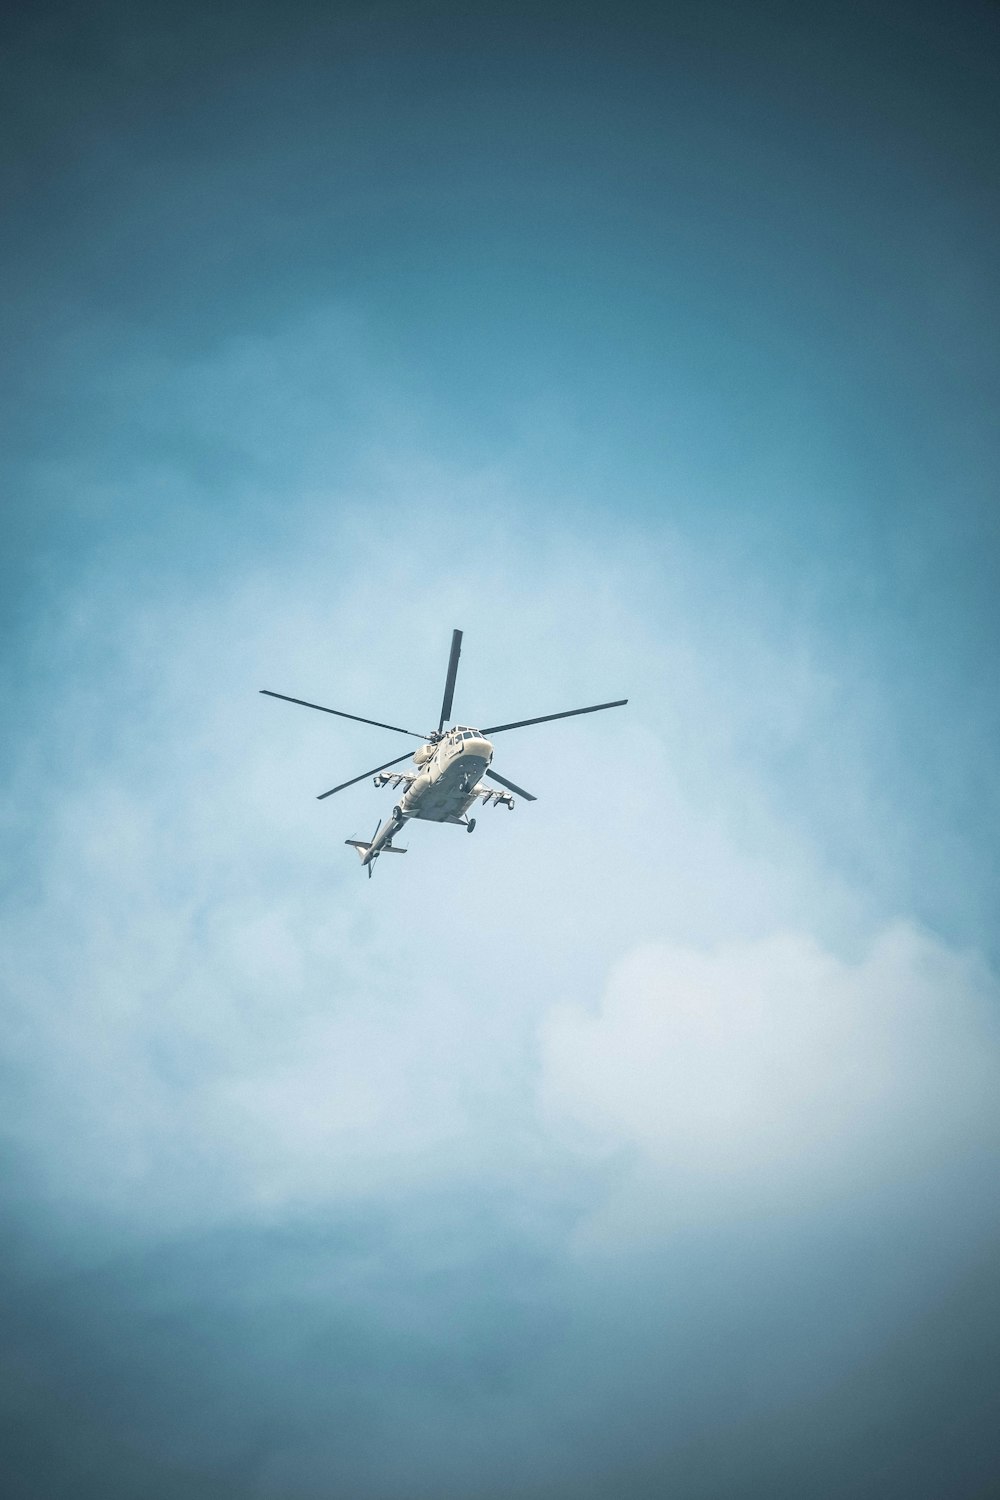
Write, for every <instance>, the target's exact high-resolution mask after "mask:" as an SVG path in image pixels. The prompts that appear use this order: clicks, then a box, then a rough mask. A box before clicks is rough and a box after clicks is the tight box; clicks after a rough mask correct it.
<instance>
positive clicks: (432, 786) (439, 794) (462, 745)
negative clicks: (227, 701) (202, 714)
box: [260, 630, 628, 879]
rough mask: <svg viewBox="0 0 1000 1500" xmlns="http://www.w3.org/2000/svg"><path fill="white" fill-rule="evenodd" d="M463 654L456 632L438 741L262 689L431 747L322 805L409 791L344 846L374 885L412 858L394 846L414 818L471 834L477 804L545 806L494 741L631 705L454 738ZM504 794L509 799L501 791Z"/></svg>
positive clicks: (459, 730) (461, 729)
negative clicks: (385, 861) (503, 770)
mask: <svg viewBox="0 0 1000 1500" xmlns="http://www.w3.org/2000/svg"><path fill="white" fill-rule="evenodd" d="M461 654H462V632H461V631H460V630H453V631H452V635H451V655H450V656H449V658H448V673H447V676H446V677H445V684H444V697H443V699H442V700H441V714H440V717H439V719H438V727H437V729H436V730H432V732H431V733H430V734H420V733H418V732H417V731H416V730H411V729H403V728H401V727H400V725H398V724H383V723H381V722H380V721H379V720H378V719H364V718H361V716H360V715H359V714H349V713H345V712H344V710H343V709H341V708H326V707H324V705H323V704H322V703H310V702H308V701H307V700H306V699H305V698H291V697H289V695H288V694H287V693H275V692H272V691H271V689H270V688H261V689H260V691H261V692H262V693H264V694H265V695H266V696H267V697H268V698H280V699H281V700H282V701H283V702H285V703H297V704H299V705H300V707H302V708H315V709H318V710H319V712H320V713H324V714H336V715H337V716H338V717H339V718H341V719H353V720H354V721H355V722H356V723H358V724H373V725H374V726H375V727H376V728H377V729H391V730H393V731H394V732H395V733H397V734H405V735H408V736H409V737H410V739H417V740H421V741H422V742H423V743H421V744H420V745H418V746H417V748H416V750H412V751H411V750H407V751H406V753H405V755H397V756H396V757H395V759H394V760H387V761H383V763H382V765H380V766H372V768H371V770H370V771H362V773H361V775H360V776H352V777H351V779H350V781H342V782H341V783H340V785H339V786H332V787H331V788H330V790H329V791H328V792H320V793H319V796H318V797H317V799H316V800H317V801H318V802H322V801H323V799H324V798H325V797H332V796H333V794H334V792H342V791H344V790H345V789H346V788H347V787H349V786H355V785H356V784H357V783H358V782H359V781H364V780H365V778H366V777H368V776H371V777H372V778H373V780H374V783H375V785H376V786H377V787H384V786H392V787H394V788H396V789H397V790H398V789H402V796H401V797H400V799H399V801H398V802H397V803H396V805H395V807H394V808H393V809H392V812H391V813H390V815H389V817H388V818H386V819H385V821H384V822H383V821H381V820H380V821H379V823H378V824H377V825H376V828H375V832H374V833H373V834H372V836H371V838H370V839H369V840H368V842H367V843H366V842H365V841H364V840H363V839H345V841H344V842H345V843H346V844H349V845H350V846H351V848H353V849H356V850H357V852H358V857H359V858H360V860H361V863H362V865H363V866H365V867H366V868H367V870H368V877H369V879H371V875H372V870H373V869H374V866H375V861H376V860H377V859H378V857H379V855H380V854H405V853H406V850H405V849H401V848H400V847H399V845H398V844H394V843H393V838H394V836H395V835H396V834H397V833H398V832H399V830H400V829H401V828H402V826H403V824H404V823H406V822H408V821H409V819H411V818H422V819H423V820H424V821H425V822H429V823H456V824H458V825H459V827H462V828H465V830H466V831H467V832H468V833H471V832H472V831H473V829H474V828H475V826H476V820H475V818H470V817H469V815H468V814H469V809H470V808H471V807H472V806H473V805H474V804H475V803H476V802H479V801H482V803H483V805H484V807H485V806H488V805H489V804H490V803H491V802H492V804H493V806H494V807H502V806H504V807H507V808H508V810H510V811H513V808H514V793H516V794H517V796H518V797H523V798H524V800H525V802H537V800H538V799H537V797H533V796H532V794H531V793H530V792H526V791H525V790H524V788H523V787H520V786H517V785H516V784H515V783H514V782H513V781H507V780H506V778H505V777H503V776H501V775H500V774H499V772H497V771H494V770H491V769H490V767H491V764H492V761H493V745H492V743H491V742H490V740H489V738H488V736H489V735H491V734H501V733H503V732H505V731H506V730H508V729H524V728H526V727H527V726H528V725H529V724H547V723H549V722H550V721H551V720H552V719H572V718H574V717H575V716H576V715H577V714H596V713H598V712H599V711H600V710H601V709H604V708H623V707H624V705H625V704H626V703H627V702H628V699H627V698H616V699H615V701H614V702H613V703H592V704H591V705H590V707H589V708H570V709H566V710H565V711H564V712H563V713H558V714H540V715H538V717H536V718H534V719H515V720H514V721H513V722H512V723H510V724H491V725H490V726H489V728H487V729H473V728H471V727H469V726H467V725H464V724H456V725H453V727H452V728H450V729H447V730H446V729H445V727H444V726H445V724H447V723H450V721H451V706H452V699H453V698H454V696H455V678H456V677H457V675H458V659H459V657H460V656H461ZM411 756H412V759H413V761H414V764H415V766H416V770H413V771H409V770H407V771H393V770H391V769H390V768H391V767H392V766H398V765H399V763H400V761H404V760H409V759H410V758H411ZM483 776H485V777H486V778H487V779H488V780H489V781H492V782H495V783H496V786H495V787H493V786H487V785H486V783H485V782H484V781H481V780H480V778H481V777H483ZM501 787H502V788H503V790H502V791H501V790H499V788H501Z"/></svg>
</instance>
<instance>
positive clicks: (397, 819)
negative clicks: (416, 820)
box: [392, 802, 403, 828]
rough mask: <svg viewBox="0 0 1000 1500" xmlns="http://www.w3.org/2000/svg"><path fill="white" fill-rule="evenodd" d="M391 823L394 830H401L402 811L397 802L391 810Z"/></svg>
mask: <svg viewBox="0 0 1000 1500" xmlns="http://www.w3.org/2000/svg"><path fill="white" fill-rule="evenodd" d="M392 821H393V825H394V827H396V828H402V826H403V809H402V808H401V807H400V805H399V803H398V802H397V803H396V806H395V807H394V808H393V810H392Z"/></svg>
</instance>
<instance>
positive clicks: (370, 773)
mask: <svg viewBox="0 0 1000 1500" xmlns="http://www.w3.org/2000/svg"><path fill="white" fill-rule="evenodd" d="M412 754H413V751H412V750H407V752H406V754H405V755H397V756H396V759H395V760H387V761H383V763H382V764H381V765H380V766H372V768H371V770H370V771H362V772H361V775H360V776H352V777H351V779H350V781H342V782H341V783H340V785H339V786H332V787H331V788H330V790H329V791H328V792H320V794H319V796H318V797H317V798H316V801H317V802H322V800H323V798H324V797H332V796H333V794H334V792H342V791H343V790H344V788H345V786H353V785H354V783H355V782H356V781H364V779H365V777H366V776H376V775H377V774H378V772H379V771H385V770H388V768H389V766H398V765H399V762H400V761H401V760H409V758H410V756H411V755H412ZM377 831H378V830H377V829H376V832H377Z"/></svg>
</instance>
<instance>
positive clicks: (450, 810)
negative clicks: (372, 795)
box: [399, 728, 493, 823]
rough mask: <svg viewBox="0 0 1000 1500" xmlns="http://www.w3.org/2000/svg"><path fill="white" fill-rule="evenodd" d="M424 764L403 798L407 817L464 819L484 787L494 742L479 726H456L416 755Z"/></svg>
mask: <svg viewBox="0 0 1000 1500" xmlns="http://www.w3.org/2000/svg"><path fill="white" fill-rule="evenodd" d="M413 758H414V760H415V761H416V762H417V765H418V766H419V767H420V769H419V771H418V773H417V775H416V776H415V777H413V779H412V780H410V784H409V786H408V787H407V789H406V793H405V795H404V796H403V798H402V800H401V801H400V804H399V806H400V808H401V810H402V813H403V816H404V818H424V819H426V820H427V821H428V822H431V823H460V822H462V820H463V819H464V817H465V814H466V813H467V812H468V810H469V808H470V807H471V806H472V804H473V803H474V802H475V800H476V798H477V796H479V795H480V794H481V791H486V790H488V788H485V787H484V788H482V789H479V778H480V777H481V776H482V774H483V772H484V771H485V770H486V767H487V766H488V765H489V763H490V761H491V760H492V759H493V746H492V745H491V744H490V742H489V740H488V739H485V738H484V737H483V736H482V735H481V734H480V733H479V731H478V730H477V729H463V728H456V729H452V730H450V731H449V732H448V734H446V735H444V736H443V738H442V739H441V740H439V742H438V743H437V744H436V745H422V746H421V747H420V749H419V750H418V751H417V753H416V755H415V756H414V757H413Z"/></svg>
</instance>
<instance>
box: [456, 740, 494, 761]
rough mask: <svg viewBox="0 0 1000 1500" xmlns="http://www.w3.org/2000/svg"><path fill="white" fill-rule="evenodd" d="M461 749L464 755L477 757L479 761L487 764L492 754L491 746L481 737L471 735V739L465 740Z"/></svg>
mask: <svg viewBox="0 0 1000 1500" xmlns="http://www.w3.org/2000/svg"><path fill="white" fill-rule="evenodd" d="M462 749H463V750H464V752H465V754H466V755H477V756H478V757H479V759H480V760H485V761H487V762H488V761H489V759H490V756H491V755H492V754H493V746H492V745H491V744H490V742H489V740H487V739H484V738H483V736H482V735H473V736H472V738H471V739H468V740H466V742H465V744H464V745H463V746H462Z"/></svg>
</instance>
